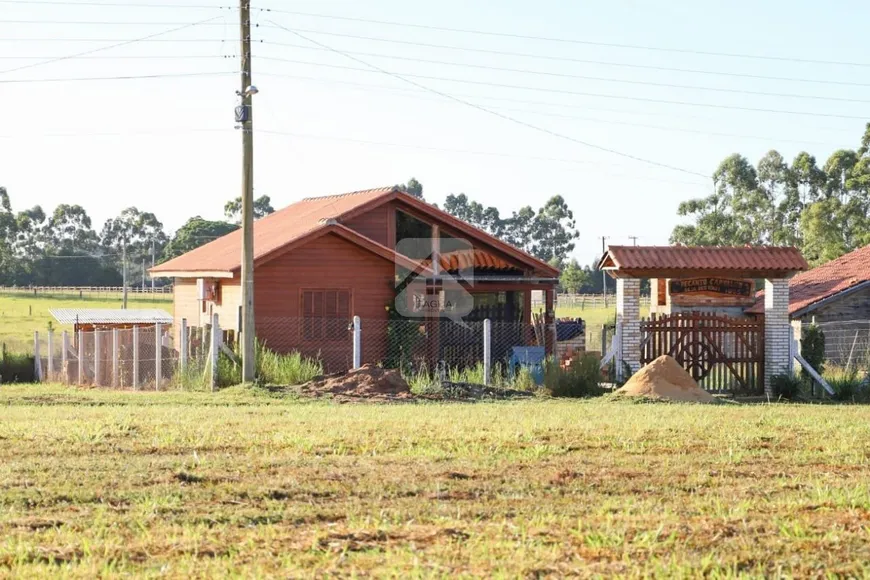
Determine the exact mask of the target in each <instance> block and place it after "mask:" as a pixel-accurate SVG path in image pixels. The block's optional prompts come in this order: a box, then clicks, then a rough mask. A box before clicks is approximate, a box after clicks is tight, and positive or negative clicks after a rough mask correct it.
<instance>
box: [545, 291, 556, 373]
mask: <svg viewBox="0 0 870 580" xmlns="http://www.w3.org/2000/svg"><path fill="white" fill-rule="evenodd" d="M551 324H552V327H551V326H550V325H551ZM555 328H556V289H555V288H547V289H546V290H544V328H543V331H544V353H545V354H546V355H547V356H552V357H553V358H555V357H556V341H555V338H556V332H555Z"/></svg>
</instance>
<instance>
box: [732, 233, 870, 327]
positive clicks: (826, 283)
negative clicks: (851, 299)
mask: <svg viewBox="0 0 870 580" xmlns="http://www.w3.org/2000/svg"><path fill="white" fill-rule="evenodd" d="M868 281H870V245H868V246H864V247H863V248H859V249H857V250H855V251H853V252H849V253H848V254H845V255H843V256H840V257H839V258H837V259H836V260H831V261H830V262H828V263H826V264H822V265H821V266H819V267H818V268H813V269H812V270H809V271H807V272H802V273H800V274H798V275H797V276H795V277H794V278H792V279H791V280H789V283H788V289H789V305H788V311H789V314H794V313H796V312H798V311H800V310H803V309H804V308H807V307H808V306H811V305H813V304H815V303H816V302H819V301H821V300H824V299H826V298H830V297H832V296H834V295H835V294H839V293H840V292H842V291H844V290H848V289H849V288H852V287H853V286H856V285H858V284H862V283H864V282H868ZM757 296H758V298H759V300H758V302H756V303H755V305H754V306H753V307H752V308H749V309H748V310H747V312H750V313H753V314H762V313H763V312H764V298H763V297H764V292H759V293H758V294H757Z"/></svg>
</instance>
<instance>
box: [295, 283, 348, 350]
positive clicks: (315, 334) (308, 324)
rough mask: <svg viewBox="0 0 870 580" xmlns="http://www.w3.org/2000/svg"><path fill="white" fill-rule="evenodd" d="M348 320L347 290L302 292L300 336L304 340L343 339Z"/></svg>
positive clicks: (345, 334) (346, 334) (345, 335)
mask: <svg viewBox="0 0 870 580" xmlns="http://www.w3.org/2000/svg"><path fill="white" fill-rule="evenodd" d="M349 319H350V291H349V290H303V291H302V321H303V322H302V335H303V337H304V338H305V339H306V340H340V339H342V338H345V337H347V336H348V333H347V325H348V321H349Z"/></svg>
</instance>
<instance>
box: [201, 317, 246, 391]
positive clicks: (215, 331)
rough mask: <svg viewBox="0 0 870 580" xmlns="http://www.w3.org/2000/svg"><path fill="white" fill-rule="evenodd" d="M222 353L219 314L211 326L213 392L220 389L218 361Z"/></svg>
mask: <svg viewBox="0 0 870 580" xmlns="http://www.w3.org/2000/svg"><path fill="white" fill-rule="evenodd" d="M220 352H221V325H220V320H219V319H218V315H217V313H215V314H214V315H213V318H212V324H211V350H210V352H209V354H210V355H211V390H212V392H214V391H216V390H217V387H218V369H219V365H218V360H219V359H220ZM242 380H245V377H242Z"/></svg>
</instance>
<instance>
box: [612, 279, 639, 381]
mask: <svg viewBox="0 0 870 580" xmlns="http://www.w3.org/2000/svg"><path fill="white" fill-rule="evenodd" d="M616 323H617V324H618V325H620V326H621V327H622V360H623V361H625V362H626V363H627V364H628V366H629V367H631V370H632V372H635V371H637V370H638V369H640V280H638V279H636V278H618V279H617V280H616ZM621 368H622V365H619V366H618V367H617V369H619V370H620V371H621Z"/></svg>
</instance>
